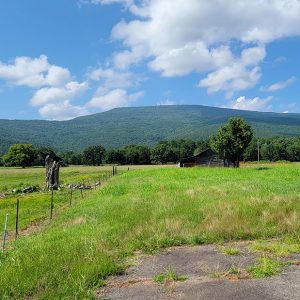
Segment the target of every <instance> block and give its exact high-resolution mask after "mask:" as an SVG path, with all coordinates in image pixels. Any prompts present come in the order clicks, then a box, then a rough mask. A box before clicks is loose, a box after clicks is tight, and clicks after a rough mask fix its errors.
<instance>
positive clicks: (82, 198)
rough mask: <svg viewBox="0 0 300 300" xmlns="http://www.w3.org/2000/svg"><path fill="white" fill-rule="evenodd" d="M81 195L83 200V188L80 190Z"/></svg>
mask: <svg viewBox="0 0 300 300" xmlns="http://www.w3.org/2000/svg"><path fill="white" fill-rule="evenodd" d="M80 193H81V199H83V192H82V187H81V189H80Z"/></svg>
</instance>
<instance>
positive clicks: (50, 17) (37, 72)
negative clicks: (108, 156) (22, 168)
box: [0, 0, 300, 120]
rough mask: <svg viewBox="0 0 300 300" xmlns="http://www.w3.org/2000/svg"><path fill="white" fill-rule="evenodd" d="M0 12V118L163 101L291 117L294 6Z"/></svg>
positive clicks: (295, 98)
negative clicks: (287, 114) (270, 112)
mask: <svg viewBox="0 0 300 300" xmlns="http://www.w3.org/2000/svg"><path fill="white" fill-rule="evenodd" d="M0 5H1V7H0V38H1V43H0V103H1V104H0V118H2V119H49V120H65V119H70V118H73V117H76V116H80V115H86V114H91V113H97V112H102V111H106V110H109V109H112V108H114V107H122V106H145V105H170V104H202V105H210V106H219V107H230V108H236V109H249V110H258V111H275V112H292V113H293V112H300V99H299V94H300V93H299V91H300V88H299V78H300V69H299V66H300V61H299V52H300V51H299V49H300V2H299V1H297V0H269V1H261V0H252V1H248V0H240V1H236V0H211V1H206V0H189V1H187V0H164V1H159V0H43V1H40V0H26V1H20V0H3V1H1V4H0ZM245 12H247V13H246V14H245Z"/></svg>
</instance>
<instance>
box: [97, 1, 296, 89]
mask: <svg viewBox="0 0 300 300" xmlns="http://www.w3.org/2000/svg"><path fill="white" fill-rule="evenodd" d="M93 2H94V3H100V4H109V3H116V2H118V3H123V5H124V7H125V8H127V9H129V10H130V11H131V12H132V13H133V14H134V15H136V16H137V17H136V18H135V19H133V20H131V21H129V22H125V21H121V22H120V23H119V24H117V25H116V26H115V27H114V29H113V31H112V37H113V38H114V39H116V40H121V41H122V42H123V45H124V48H125V49H124V50H122V51H121V52H119V53H116V54H115V55H114V64H115V66H116V67H118V68H122V69H124V68H128V67H130V65H131V64H136V63H138V62H140V61H144V60H150V61H149V63H148V65H149V67H150V68H151V69H152V70H154V71H157V72H160V73H161V74H162V75H163V76H169V77H171V76H182V75H186V74H189V73H191V72H199V73H207V72H211V74H208V76H207V80H206V81H204V82H203V85H201V84H200V86H203V87H207V88H208V89H209V91H210V92H214V91H219V90H225V91H226V92H227V93H232V92H234V91H239V90H244V89H247V88H249V87H252V86H254V85H255V84H257V82H258V81H259V78H260V76H261V74H260V69H259V64H260V63H261V62H262V61H263V59H264V57H265V53H264V55H263V57H261V56H260V59H259V60H258V61H257V62H256V63H253V62H252V61H253V59H254V58H255V55H256V53H255V51H254V50H257V49H259V51H262V50H261V49H265V45H266V44H268V43H270V42H272V41H274V40H276V39H279V38H284V37H289V36H295V35H299V34H300V18H299V15H300V1H297V0H269V1H262V0H252V1H248V0H240V1H236V0H210V1H207V0H189V1H186V0H164V1H160V0H144V1H134V0H128V1H127V0H123V1H122V0H93ZM133 8H135V9H133ZM135 10H136V11H135ZM278 24H280V26H278ZM231 41H234V43H231ZM232 45H233V46H232ZM237 45H238V47H243V48H244V49H245V48H246V49H247V48H250V49H252V50H250V51H249V52H248V53H247V54H248V56H247V55H245V50H244V51H243V50H240V51H237V50H238V48H237V47H236V46H237ZM220 49H222V50H223V51H220ZM224 49H226V51H224ZM233 49H234V50H233ZM218 51H219V53H218V55H216V52H218ZM263 51H264V50H263ZM233 52H234V54H233ZM251 55H252V56H251ZM232 60H234V61H233V62H232ZM250 66H251V67H250ZM229 72H237V74H235V75H232V76H231V77H233V78H229V79H228V80H227V81H225V79H221V77H222V76H223V75H224V76H225V77H226V78H228V77H230V76H229V75H228V73H229ZM239 74H240V76H239ZM216 77H217V78H216ZM215 78H216V79H215ZM212 81H215V84H214V86H211V82H212ZM218 82H220V85H219V86H217V84H218ZM228 90H229V91H228Z"/></svg>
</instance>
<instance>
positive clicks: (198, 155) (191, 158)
mask: <svg viewBox="0 0 300 300" xmlns="http://www.w3.org/2000/svg"><path fill="white" fill-rule="evenodd" d="M207 152H212V153H213V151H212V150H211V148H207V149H206V150H204V151H202V152H201V153H199V154H197V155H193V156H190V157H185V158H182V159H180V160H179V162H185V161H192V160H194V159H196V158H199V157H201V156H202V155H204V154H206V153H207Z"/></svg>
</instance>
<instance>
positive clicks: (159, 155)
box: [151, 142, 176, 164]
mask: <svg viewBox="0 0 300 300" xmlns="http://www.w3.org/2000/svg"><path fill="white" fill-rule="evenodd" d="M174 160H176V154H175V152H174V150H173V148H172V147H171V146H170V145H169V144H168V143H166V142H164V143H160V144H157V145H156V146H155V147H154V148H153V149H152V150H151V161H152V162H153V163H156V164H157V163H160V164H165V163H168V162H174Z"/></svg>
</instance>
